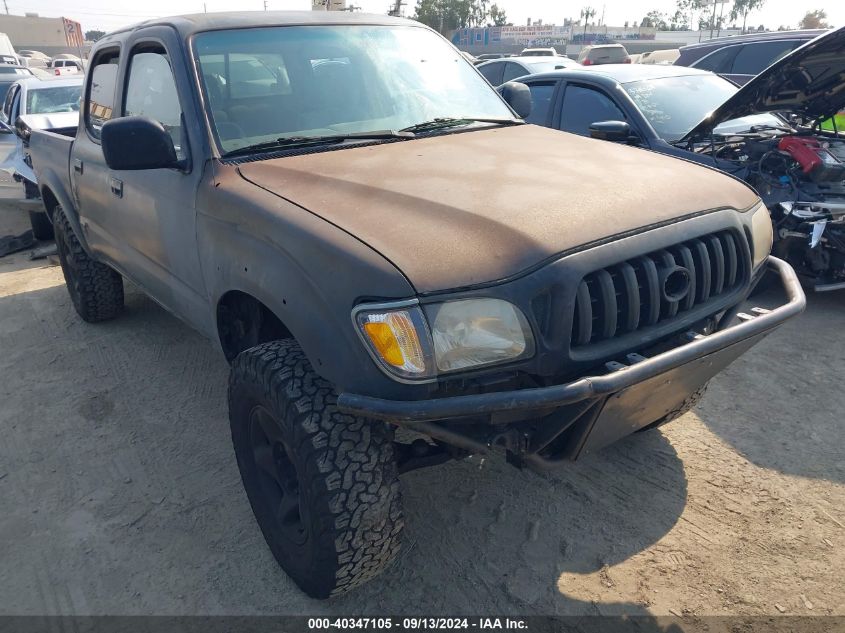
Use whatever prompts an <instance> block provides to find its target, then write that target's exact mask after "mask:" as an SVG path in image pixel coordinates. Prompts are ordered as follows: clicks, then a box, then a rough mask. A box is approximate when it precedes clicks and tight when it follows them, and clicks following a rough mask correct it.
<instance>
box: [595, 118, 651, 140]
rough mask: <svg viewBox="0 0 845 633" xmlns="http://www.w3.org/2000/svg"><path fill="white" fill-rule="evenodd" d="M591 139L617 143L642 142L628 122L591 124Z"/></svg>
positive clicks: (598, 122) (597, 122)
mask: <svg viewBox="0 0 845 633" xmlns="http://www.w3.org/2000/svg"><path fill="white" fill-rule="evenodd" d="M590 138H597V139H599V140H601V141H614V142H616V143H637V142H639V140H640V137H639V136H638V135H637V134H636V132H634V130H633V129H632V128H631V126H630V125H629V124H628V123H627V122H626V121H596V122H595V123H592V124H590Z"/></svg>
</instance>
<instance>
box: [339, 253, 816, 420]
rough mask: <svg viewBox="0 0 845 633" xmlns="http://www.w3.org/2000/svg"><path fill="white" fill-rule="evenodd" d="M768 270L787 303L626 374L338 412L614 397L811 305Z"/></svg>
mask: <svg viewBox="0 0 845 633" xmlns="http://www.w3.org/2000/svg"><path fill="white" fill-rule="evenodd" d="M767 265H768V266H769V268H770V269H772V270H773V271H774V272H776V273H777V274H778V275H779V277H780V280H781V283H782V284H783V288H784V290H785V292H786V295H787V302H786V303H784V304H783V305H781V306H780V307H778V308H776V309H774V310H771V311H768V312H766V313H763V314H760V315H759V316H756V317H755V318H753V319H748V320H744V321H742V322H741V323H738V324H736V325H733V326H731V327H728V328H726V329H724V330H720V331H718V332H715V333H713V334H710V335H709V336H702V337H700V338H697V339H696V340H693V341H691V342H689V343H687V344H685V345H681V346H679V347H676V348H674V349H671V350H668V351H666V352H663V353H662V354H658V355H657V356H653V357H651V358H648V359H646V360H644V361H642V362H639V363H636V364H634V365H630V366H627V367H625V368H624V369H622V370H620V371H614V372H612V373H609V374H604V375H601V376H588V377H585V378H581V379H579V380H576V381H574V382H570V383H567V384H564V385H554V386H551V387H542V388H536V389H520V390H516V391H502V392H493V393H485V394H477V395H467V396H455V397H448V398H437V399H432V400H413V401H410V400H409V401H398V400H383V399H380V398H372V397H369V396H361V395H356V394H352V393H342V394H340V396H339V397H338V407H339V408H340V409H341V410H343V411H345V412H347V413H354V414H358V415H363V416H366V417H370V418H379V419H383V420H388V421H391V422H395V423H401V422H420V421H431V420H447V419H451V418H460V417H466V416H478V415H484V414H489V413H496V412H501V411H514V410H519V409H545V408H549V407H559V406H563V405H569V404H573V403H575V402H580V401H582V400H587V399H592V398H596V397H598V396H605V395H609V394H612V393H614V392H618V391H620V390H622V389H625V388H627V387H631V386H632V385H635V384H637V383H641V382H644V381H646V380H648V379H650V378H654V377H655V376H658V375H660V374H663V373H665V372H667V371H670V370H673V369H676V368H678V367H681V366H683V365H685V364H687V363H690V362H691V361H694V360H696V359H699V358H702V357H704V356H707V355H710V354H713V353H715V352H718V351H720V350H723V349H725V348H728V347H731V346H733V345H735V344H737V343H741V342H742V341H745V340H747V339H751V338H758V337H759V336H760V335H762V334H767V333H768V332H770V331H771V330H773V329H774V328H776V327H778V326H779V325H781V324H782V323H783V322H784V321H786V320H787V319H790V318H792V317H794V316H796V315H798V314H800V313H801V312H802V311H803V310H804V307H805V306H806V297H805V296H804V291H803V290H802V289H801V284H800V283H799V281H798V277H797V276H796V275H795V271H794V270H792V267H791V266H790V265H789V264H787V263H786V262H784V261H783V260H780V259H778V258H776V257H773V256H769V259H768V261H767Z"/></svg>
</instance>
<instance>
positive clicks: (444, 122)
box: [399, 117, 525, 132]
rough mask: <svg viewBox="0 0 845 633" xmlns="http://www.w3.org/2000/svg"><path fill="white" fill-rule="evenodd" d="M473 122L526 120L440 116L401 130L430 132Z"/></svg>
mask: <svg viewBox="0 0 845 633" xmlns="http://www.w3.org/2000/svg"><path fill="white" fill-rule="evenodd" d="M472 123H497V124H499V125H523V124H524V123H525V122H524V121H521V120H519V119H500V118H496V119H488V118H482V117H438V118H436V119H432V120H431V121H423V122H422V123H417V124H415V125H409V126H408V127H403V128H402V129H401V130H399V131H400V132H430V131H432V130H442V129H445V128H449V127H459V126H461V125H471V124H472Z"/></svg>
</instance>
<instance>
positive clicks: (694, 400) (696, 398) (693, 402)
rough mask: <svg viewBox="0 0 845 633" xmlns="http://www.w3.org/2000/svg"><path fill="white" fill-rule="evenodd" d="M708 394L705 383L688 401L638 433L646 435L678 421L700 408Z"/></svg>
mask: <svg viewBox="0 0 845 633" xmlns="http://www.w3.org/2000/svg"><path fill="white" fill-rule="evenodd" d="M706 392H707V383H705V384H704V385H703V386H702V387H701V388H700V389H699V390H698V391H696V392H694V393H692V394H690V396H689V397H688V398H687V399H686V400H684V401H683V402H682V403H681V404H680V405H678V407H677V408H675V409H673V410H672V411H670V412H669V413H667V414H666V415H664V416H663V417H662V418H660V419H659V420H657V421H656V422H652V423H651V424H649V425H648V426H644V427H643V428H641V429H640V430H639V431H638V432H639V433H644V432H645V431H651V430H652V429H659V428H660V427H661V426H663V425H664V424H669V423H670V422H671V421H672V420H676V419H677V418H679V417H681V416H682V415H683V414H684V413H688V412H690V411H692V410H693V409H694V408H695V407H697V406H698V403H699V402H701V399H702V398H703V397H704V394H705V393H706Z"/></svg>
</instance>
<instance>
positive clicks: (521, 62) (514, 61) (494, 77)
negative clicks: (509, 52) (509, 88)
mask: <svg viewBox="0 0 845 633" xmlns="http://www.w3.org/2000/svg"><path fill="white" fill-rule="evenodd" d="M577 65H578V64H577V63H576V62H575V61H573V60H571V59H569V58H568V57H508V58H507V59H497V60H493V61H489V62H484V63H483V64H479V65H478V66H477V68H478V71H479V72H480V73H481V74H482V75H484V78H485V79H486V80H487V81H489V82H490V83H491V84H492V85H494V86H500V85H502V84H503V83H507V82H508V81H513V80H514V79H516V78H518V77H525V76H526V75H534V74H537V73H547V72H551V71H553V70H560V69H562V68H572V67H574V66H577Z"/></svg>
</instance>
